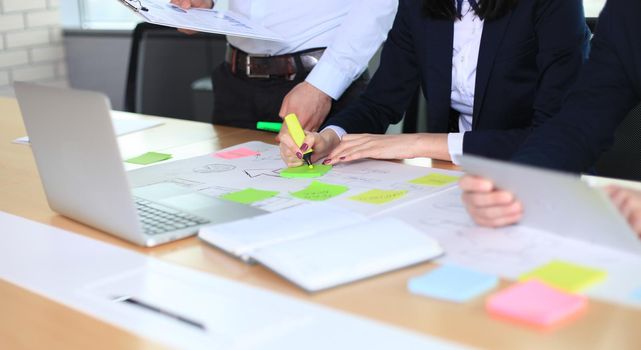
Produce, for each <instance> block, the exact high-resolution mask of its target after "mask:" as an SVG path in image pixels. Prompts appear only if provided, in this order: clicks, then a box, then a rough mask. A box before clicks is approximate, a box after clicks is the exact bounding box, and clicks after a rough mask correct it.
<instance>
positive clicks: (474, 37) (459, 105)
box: [447, 0, 483, 161]
mask: <svg viewBox="0 0 641 350" xmlns="http://www.w3.org/2000/svg"><path fill="white" fill-rule="evenodd" d="M462 13H463V17H462V18H461V20H459V21H456V22H454V43H453V52H452V94H451V102H450V106H451V107H452V109H454V110H455V111H457V112H459V113H460V115H459V121H458V127H459V132H458V133H450V134H449V135H448V136H447V146H448V150H449V152H450V156H451V157H452V160H453V161H454V160H455V159H456V158H455V156H457V155H461V154H463V137H464V135H465V132H466V131H470V130H472V115H473V111H474V90H475V87H476V65H477V63H478V59H479V51H480V49H481V36H482V35H483V20H482V19H480V18H479V17H477V16H476V14H475V13H474V11H473V10H472V7H471V6H470V4H469V2H468V1H467V0H465V1H464V2H463V11H462Z"/></svg>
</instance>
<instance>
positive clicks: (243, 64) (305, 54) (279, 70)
mask: <svg viewBox="0 0 641 350" xmlns="http://www.w3.org/2000/svg"><path fill="white" fill-rule="evenodd" d="M323 52H325V49H310V50H305V51H300V52H295V53H291V54H286V55H277V56H269V55H254V54H249V53H247V52H244V51H242V50H239V49H237V48H235V47H233V46H231V45H227V53H226V55H225V61H226V62H227V63H228V64H229V66H230V69H231V72H232V74H234V75H243V76H246V77H247V78H254V79H269V78H282V79H286V80H294V78H295V77H296V73H298V72H300V71H303V72H305V73H309V72H310V71H311V70H312V69H313V68H314V66H316V64H317V63H318V60H320V58H321V56H323Z"/></svg>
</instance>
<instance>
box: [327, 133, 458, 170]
mask: <svg viewBox="0 0 641 350" xmlns="http://www.w3.org/2000/svg"><path fill="white" fill-rule="evenodd" d="M416 157H430V158H435V159H444V160H450V155H449V152H448V149H447V134H400V135H372V134H353V135H349V134H348V135H345V136H344V137H343V140H342V141H341V143H340V145H339V146H338V147H336V149H334V151H332V152H331V154H330V155H329V156H328V157H327V159H328V161H329V163H330V164H336V163H340V162H349V161H353V160H357V159H362V158H375V159H409V158H416Z"/></svg>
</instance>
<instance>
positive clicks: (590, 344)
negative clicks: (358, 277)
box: [0, 99, 641, 350]
mask: <svg viewBox="0 0 641 350" xmlns="http://www.w3.org/2000/svg"><path fill="white" fill-rule="evenodd" d="M163 121H164V122H165V125H163V126H160V127H157V128H154V129H150V130H147V131H144V132H140V133H135V134H131V135H126V136H123V137H120V138H119V142H120V146H121V149H122V153H123V155H136V154H140V153H144V152H146V151H150V150H154V151H167V152H169V153H172V154H174V155H175V156H177V157H179V158H183V157H188V156H192V155H197V154H203V153H206V152H211V151H214V150H217V149H220V148H222V147H227V146H230V145H234V144H237V143H241V142H246V141H250V140H261V141H265V142H273V137H274V135H273V134H267V133H262V132H257V131H251V130H240V129H234V128H227V127H219V126H216V127H212V126H211V125H208V124H202V123H195V122H187V121H179V120H172V119H163ZM25 134H26V133H25V130H24V127H23V124H22V119H21V117H20V113H19V110H18V107H17V104H16V102H15V100H13V99H0V210H2V211H5V212H9V213H12V214H15V215H19V216H23V217H25V218H28V219H31V220H35V221H39V222H42V223H45V224H49V225H53V226H57V227H60V228H63V229H66V230H69V231H72V232H76V233H79V234H82V235H85V236H89V237H92V238H94V239H97V240H101V241H105V242H108V243H111V244H114V245H118V246H121V247H125V248H127V249H131V250H135V251H138V252H140V253H142V254H148V255H151V256H154V257H157V258H159V259H162V260H165V261H169V262H172V263H175V264H178V265H182V266H186V267H190V268H193V269H197V270H201V271H205V272H208V273H212V274H215V275H219V276H223V277H227V278H231V279H234V280H237V281H241V282H244V283H248V284H251V285H254V286H259V287H263V288H267V289H270V290H273V291H276V292H279V293H283V294H286V295H289V296H292V297H295V298H300V299H304V300H307V301H310V302H313V303H318V304H322V305H325V306H328V307H331V308H335V309H340V310H344V311H346V312H350V313H353V314H357V315H361V316H364V317H368V318H371V319H375V320H379V321H381V322H384V323H387V324H391V325H396V326H398V327H402V328H405V329H410V330H413V331H417V332H422V333H427V334H432V335H435V336H437V337H441V338H446V339H451V340H454V341H456V342H460V343H463V344H467V345H471V346H475V347H481V348H491V349H517V348H519V349H537V350H538V349H568V348H570V349H599V348H601V349H602V348H607V349H641V332H640V331H639V326H640V325H641V312H639V311H637V310H632V309H628V308H624V307H620V306H616V305H610V304H606V303H602V302H598V301H591V302H590V305H589V308H588V311H587V312H586V313H585V314H584V315H583V316H582V317H581V318H579V319H578V320H576V321H575V322H573V323H571V324H569V325H566V326H564V327H561V328H560V329H557V330H555V331H551V332H541V331H536V330H532V329H529V328H525V327H522V326H517V325H513V324H510V323H505V322H502V321H499V320H495V319H492V318H491V317H489V316H488V314H487V313H486V312H485V310H484V304H483V299H482V298H480V299H478V300H476V301H475V302H471V303H466V304H463V305H456V304H452V303H447V302H440V301H436V300H432V299H428V298H422V297H417V296H414V295H411V294H409V293H408V292H407V289H406V282H407V279H408V278H410V277H412V276H415V275H418V274H422V273H425V272H426V271H428V270H430V269H431V268H433V267H434V265H433V264H422V265H419V266H415V267H412V268H407V269H403V270H401V271H397V272H394V273H389V274H386V275H384V276H380V277H377V278H373V279H369V280H365V281H362V282H358V283H354V284H351V285H348V286H344V287H340V288H336V289H333V290H329V291H325V292H321V293H318V294H313V295H310V294H306V293H305V292H303V291H301V290H299V289H297V288H296V287H294V286H293V285H291V284H290V283H288V282H286V281H284V280H283V279H281V278H280V277H278V276H276V275H275V274H274V273H272V272H270V271H268V270H267V269H265V268H263V267H261V266H249V265H246V264H244V263H242V262H240V261H239V260H237V259H234V258H231V257H229V256H228V255H225V254H223V253H221V252H220V251H218V250H215V249H213V248H211V247H209V246H207V245H205V244H203V243H201V242H200V241H199V240H198V239H197V238H189V239H185V240H182V241H178V242H174V243H170V244H167V245H164V246H160V247H156V248H151V249H145V248H140V247H137V246H134V245H131V244H129V243H127V242H124V241H121V240H119V239H116V238H113V237H111V236H109V235H107V234H104V233H102V232H100V231H97V230H94V229H92V228H89V227H87V226H84V225H82V224H79V223H77V222H74V221H71V220H69V219H67V218H64V217H62V216H60V215H57V214H56V213H54V212H52V211H51V210H50V209H49V207H48V206H47V203H46V198H45V196H44V192H43V190H42V186H41V184H40V179H39V177H38V173H37V169H36V166H35V164H34V160H33V157H32V154H31V150H30V148H29V147H28V146H25V145H16V144H12V143H11V141H12V140H14V139H16V138H18V137H20V136H24V135H25ZM412 163H414V164H421V165H428V166H429V165H430V164H431V162H429V161H428V160H417V161H413V162H412ZM433 165H434V166H437V167H448V166H450V167H451V165H448V164H447V163H439V162H435V163H434V164H433ZM0 232H1V229H0ZM1 234H17V233H12V232H1ZM2 249H11V247H0V254H1V252H2ZM640 273H641V272H640ZM89 347H91V348H105V349H114V348H118V349H121V348H122V349H134V348H136V349H141V348H143V349H144V348H157V347H159V346H158V345H157V344H154V342H153V340H148V339H141V338H139V337H137V336H135V335H132V334H129V333H127V332H125V331H123V330H120V329H118V328H115V327H113V326H110V325H107V324H105V323H103V322H101V321H98V320H96V319H94V318H92V317H91V316H87V315H84V314H81V313H79V312H77V311H74V310H72V309H69V308H67V307H65V306H62V305H59V304H56V303H55V302H52V301H49V300H47V299H45V298H42V297H40V296H38V295H35V294H33V293H30V292H28V291H25V290H23V289H21V288H19V287H17V286H15V285H12V284H10V283H7V282H4V281H0V349H32V348H47V349H71V348H89Z"/></svg>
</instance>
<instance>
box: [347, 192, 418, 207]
mask: <svg viewBox="0 0 641 350" xmlns="http://www.w3.org/2000/svg"><path fill="white" fill-rule="evenodd" d="M406 194H407V191H385V190H370V191H367V192H364V193H361V194H359V195H357V196H354V197H349V199H351V200H353V201H358V202H363V203H369V204H385V203H388V202H391V201H395V200H397V199H399V198H402V197H404V196H405V195H406Z"/></svg>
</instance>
